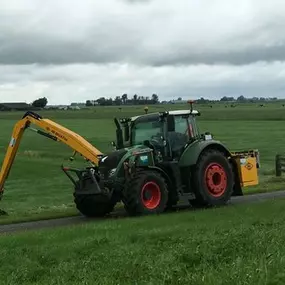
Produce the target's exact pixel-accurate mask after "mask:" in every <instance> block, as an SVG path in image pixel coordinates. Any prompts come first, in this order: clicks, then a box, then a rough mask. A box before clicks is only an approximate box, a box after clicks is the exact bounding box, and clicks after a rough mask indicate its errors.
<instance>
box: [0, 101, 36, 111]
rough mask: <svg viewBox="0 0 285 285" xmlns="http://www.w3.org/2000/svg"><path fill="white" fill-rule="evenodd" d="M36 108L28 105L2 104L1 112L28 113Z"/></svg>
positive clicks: (0, 105)
mask: <svg viewBox="0 0 285 285" xmlns="http://www.w3.org/2000/svg"><path fill="white" fill-rule="evenodd" d="M28 110H35V108H34V107H33V106H31V105H29V104H27V103H0V111H28Z"/></svg>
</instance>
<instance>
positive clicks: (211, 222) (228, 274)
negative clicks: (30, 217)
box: [0, 199, 285, 285]
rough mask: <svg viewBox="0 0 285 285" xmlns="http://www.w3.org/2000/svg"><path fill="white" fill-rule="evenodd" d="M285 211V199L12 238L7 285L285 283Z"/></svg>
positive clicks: (5, 256)
mask: <svg viewBox="0 0 285 285" xmlns="http://www.w3.org/2000/svg"><path fill="white" fill-rule="evenodd" d="M284 206H285V201H284V199H282V200H278V201H266V202H262V203H259V204H252V205H239V206H228V207H223V208H219V209H212V210H204V211H196V212H192V211H185V212H182V213H171V214H164V215H160V216H159V217H156V216H152V217H144V218H126V219H122V220H119V221H118V220H108V221H101V222H94V223H93V222H91V223H88V224H82V225H76V226H71V227H67V228H57V229H44V230H39V231H37V232H34V231H31V232H26V233H17V234H7V235H6V236H1V237H0V262H1V268H0V276H1V278H0V284H5V285H6V284H10V285H12V284H27V285H28V284H51V285H52V284H76V285H77V284H100V285H105V284H106V285H107V284H110V285H111V284H126V285H127V284H156V285H159V284H168V285H171V284H173V285H174V284H175V285H176V284H177V285H179V284H183V285H184V284H189V285H191V284H193V285H200V284H201V285H202V284H206V285H219V284H229V285H230V284H236V285H241V284H249V285H252V284H271V285H273V284H284V283H285V271H284V267H285V249H284V247H283V246H282V245H283V244H284V242H285V237H284V235H282V234H281V233H282V232H283V231H284V230H285V212H284ZM19 257H20V258H19Z"/></svg>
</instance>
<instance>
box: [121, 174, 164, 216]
mask: <svg viewBox="0 0 285 285" xmlns="http://www.w3.org/2000/svg"><path fill="white" fill-rule="evenodd" d="M167 201H168V188H167V183H166V181H165V179H164V178H163V177H162V176H161V175H160V174H159V173H158V172H154V171H141V172H138V173H137V174H136V175H135V176H134V177H133V178H132V179H131V180H130V181H129V182H128V183H127V185H126V187H125V188H124V191H123V202H124V206H125V209H126V211H127V213H128V214H129V215H130V216H138V215H149V214H160V213H162V212H164V210H165V208H166V205H167Z"/></svg>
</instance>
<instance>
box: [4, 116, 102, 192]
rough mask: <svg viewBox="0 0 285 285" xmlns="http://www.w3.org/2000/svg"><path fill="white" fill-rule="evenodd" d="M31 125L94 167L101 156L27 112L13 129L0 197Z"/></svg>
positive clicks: (62, 129)
mask: <svg viewBox="0 0 285 285" xmlns="http://www.w3.org/2000/svg"><path fill="white" fill-rule="evenodd" d="M31 124H34V125H36V126H38V127H40V128H41V129H43V130H44V131H42V130H36V132H37V133H38V134H40V135H44V136H46V137H48V138H50V139H53V140H54V141H59V142H63V143H64V144H66V145H68V146H69V147H71V148H72V149H73V150H74V151H75V152H76V153H79V154H81V155H82V156H83V157H84V158H85V159H86V160H88V161H90V162H92V163H93V164H94V165H98V161H99V156H101V155H102V153H101V152H100V151H99V150H98V149H97V148H95V147H94V146H93V145H91V144H90V143H89V142H88V141H86V140H85V139H84V138H83V137H81V136H80V135H78V134H76V133H74V132H73V131H71V130H69V129H67V128H65V127H63V126H61V125H59V124H57V123H55V122H53V121H51V120H49V119H43V118H42V117H41V116H39V115H38V114H35V113H33V112H27V113H26V114H25V115H24V117H23V118H22V119H21V120H20V121H18V122H17V123H16V124H15V126H14V129H13V133H12V138H11V141H10V144H9V146H8V149H7V152H6V155H5V158H4V161H3V165H2V169H1V172H0V197H1V196H2V194H3V192H4V184H5V181H6V180H7V178H8V175H9V172H10V170H11V167H12V165H13V162H14V159H15V157H16V154H17V151H18V149H19V145H20V142H21V139H22V136H23V134H24V131H25V130H26V129H27V128H30V125H31Z"/></svg>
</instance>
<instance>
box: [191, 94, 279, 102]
mask: <svg viewBox="0 0 285 285" xmlns="http://www.w3.org/2000/svg"><path fill="white" fill-rule="evenodd" d="M277 100H278V98H277V97H251V98H246V97H244V96H243V95H240V96H239V97H237V98H235V97H232V96H229V97H228V96H223V97H222V98H221V99H218V100H209V99H204V98H203V97H201V98H200V99H198V100H196V102H197V103H212V102H239V103H256V102H268V101H277Z"/></svg>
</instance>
